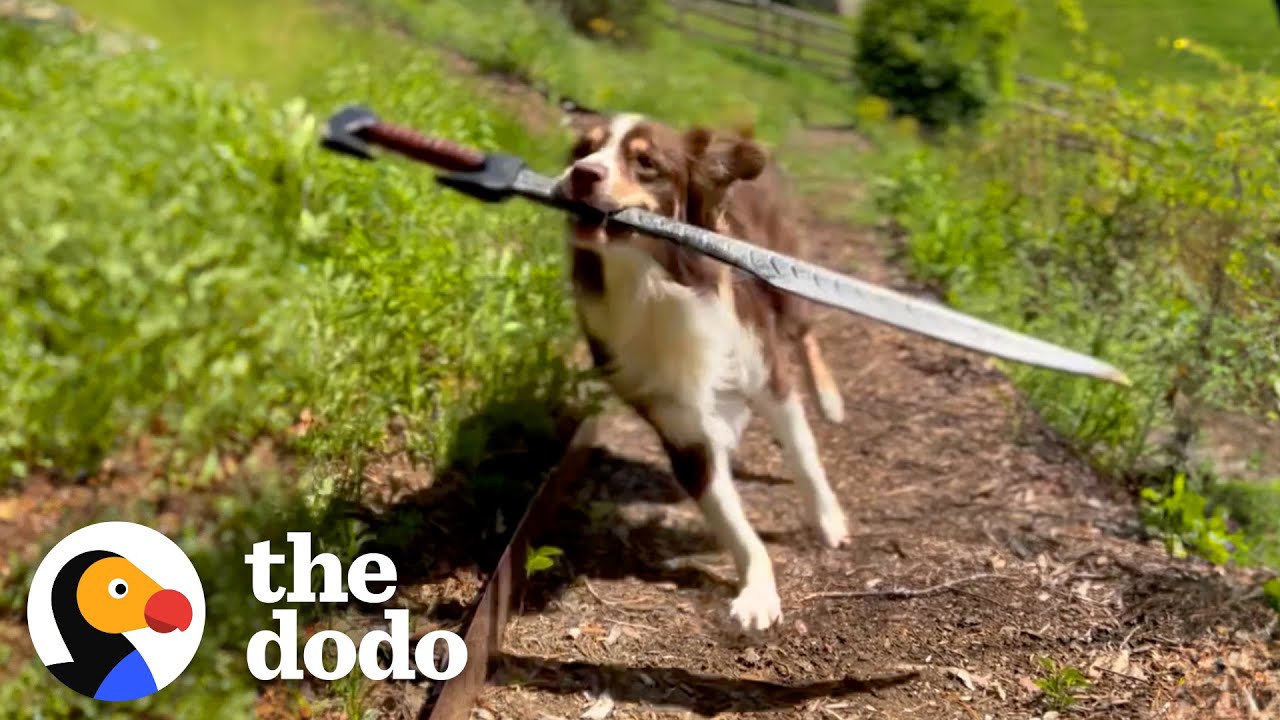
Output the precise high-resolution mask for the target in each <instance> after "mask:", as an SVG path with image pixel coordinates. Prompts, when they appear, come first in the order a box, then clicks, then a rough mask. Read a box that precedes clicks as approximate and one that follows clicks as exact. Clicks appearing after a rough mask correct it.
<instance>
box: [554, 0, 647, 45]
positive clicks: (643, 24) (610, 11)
mask: <svg viewBox="0 0 1280 720" xmlns="http://www.w3.org/2000/svg"><path fill="white" fill-rule="evenodd" d="M534 1H535V2H541V3H546V4H549V5H551V6H553V7H554V8H555V9H556V10H557V11H558V12H559V13H560V14H561V15H563V16H564V18H565V19H566V20H568V21H569V25H571V26H572V27H573V29H574V30H577V31H578V32H579V33H582V34H583V35H586V36H587V37H592V38H600V39H604V40H611V41H613V42H616V43H618V44H621V45H644V44H645V43H646V42H647V41H648V40H649V38H650V36H651V34H652V31H653V22H654V7H653V5H654V3H653V2H652V0H534Z"/></svg>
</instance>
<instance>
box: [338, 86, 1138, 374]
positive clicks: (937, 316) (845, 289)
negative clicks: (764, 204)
mask: <svg viewBox="0 0 1280 720" xmlns="http://www.w3.org/2000/svg"><path fill="white" fill-rule="evenodd" d="M321 144H322V145H323V147H325V148H327V149H329V150H333V151H335V152H339V153H343V154H346V155H351V156H354V157H357V158H361V159H364V160H373V159H375V155H374V154H373V151H372V149H371V146H378V147H382V148H384V149H387V150H391V151H393V152H396V153H399V154H401V155H404V156H405V157H408V158H410V159H413V160H416V161H418V162H423V163H426V164H428V165H432V166H434V167H436V168H439V169H441V170H444V171H445V172H444V173H441V174H439V175H437V176H436V180H437V182H439V183H440V184H441V185H444V186H445V187H448V188H451V189H453V190H457V191H459V192H463V193H466V194H467V195H470V196H472V197H474V198H476V199H479V200H482V201H485V202H499V201H502V200H506V199H507V198H509V197H511V196H513V195H516V196H520V197H523V198H527V199H529V200H533V201H535V202H538V203H541V204H543V205H546V206H549V207H553V208H557V209H560V210H564V211H567V212H572V213H576V214H578V215H580V216H584V217H588V218H593V219H597V220H603V219H607V220H608V221H609V222H610V223H615V224H617V225H621V226H623V227H627V228H630V229H632V230H635V231H637V232H641V233H646V234H648V235H653V236H656V237H660V238H664V239H666V240H669V241H672V242H676V243H679V244H681V245H684V246H686V247H688V248H690V249H693V250H696V251H698V252H700V253H703V254H706V255H709V256H711V257H713V258H715V259H717V260H720V261H722V262H725V263H728V264H729V265H732V266H734V267H736V268H738V269H740V270H742V271H744V272H746V273H749V274H751V275H754V276H755V277H758V278H760V279H761V280H762V281H764V282H766V283H768V284H769V285H772V286H773V287H776V288H778V289H779V290H783V291H785V292H789V293H793V294H795V295H798V296H800V297H803V298H806V299H809V300H812V301H814V302H817V303H820V304H823V305H827V306H830V307H834V308H837V309H840V310H844V311H846V312H851V313H855V314H858V315H863V316H865V317H869V318H871V319H873V320H878V321H880V322H883V323H887V324H889V325H892V326H894V327H897V328H901V329H903V330H907V331H910V332H914V333H917V334H920V335H925V336H927V337H931V338H934V339H937V340H942V341H943V342H946V343H950V344H951V345H955V346H958V347H962V348H966V349H969V350H976V351H978V352H980V353H984V354H986V355H994V356H996V357H1000V358H1004V359H1006V360H1012V361H1014V362H1019V363H1024V364H1027V365H1033V366H1037V367H1043V368H1048V369H1051V370H1058V371H1060V372H1066V373H1071V374H1074V375H1084V376H1088V377H1093V378H1098V379H1100V380H1106V381H1108V382H1112V383H1115V384H1117V385H1122V386H1129V385H1130V381H1129V378H1128V377H1126V376H1125V374H1124V373H1123V372H1121V371H1120V370H1119V369H1117V368H1115V367H1113V366H1112V365H1110V364H1108V363H1106V362H1104V361H1102V360H1099V359H1097V358H1094V357H1091V356H1089V355H1085V354H1083V353H1079V352H1076V351H1074V350H1070V349H1068V348H1064V347H1062V346H1059V345H1055V344H1053V343H1050V342H1046V341H1044V340H1040V339H1037V338H1034V337H1031V336H1029V335H1024V334H1022V333H1019V332H1015V331H1013V330H1009V329H1007V328H1003V327H1000V326H999V325H994V324H992V323H989V322H986V321H985V320H980V319H978V318H975V317H973V316H971V315H965V314H964V313H961V312H957V311H956V310H952V309H950V308H947V307H943V306H942V305H939V304H937V303H932V302H928V301H925V300H919V299H916V298H913V297H910V296H907V295H903V294H901V293H898V292H895V291H893V290H890V289H888V288H883V287H880V286H878V285H874V284H872V283H868V282H865V281H862V280H858V279H856V278H852V277H849V276H847V275H842V274H840V273H837V272H833V271H831V270H827V269H826V268H823V267H819V266H817V265H814V264H812V263H808V262H805V261H803V260H799V259H797V258H793V257H790V256H788V255H783V254H781V253H777V252H773V251H772V250H768V249H765V248H762V247H758V246H756V245H752V244H750V243H747V242H744V241H742V240H738V239H737V238H733V237H729V236H727V235H721V234H720V233H716V232H712V231H710V230H707V229H705V228H700V227H696V226H694V225H689V224H686V223H682V222H679V221H677V220H672V219H671V218H667V217H663V216H661V215H657V214H654V213H651V212H648V211H646V210H641V209H639V208H628V209H626V210H621V211H618V212H615V213H612V214H609V215H608V216H607V218H606V217H605V216H604V215H603V214H602V213H601V212H600V211H599V210H596V209H595V208H592V207H590V206H588V205H585V204H582V203H578V202H573V201H570V200H567V199H565V198H563V197H562V196H561V195H560V194H559V193H557V192H556V191H555V181H554V180H552V179H551V178H549V177H547V176H545V175H541V174H539V173H536V172H534V171H533V170H530V169H529V168H528V167H527V166H526V165H525V163H524V161H523V160H521V159H520V158H518V157H515V156H513V155H507V154H503V153H488V154H486V153H483V152H480V151H479V150H475V149H472V148H467V147H462V146H459V145H457V144H454V143H452V142H450V141H448V140H444V139H441V138H430V137H427V136H425V135H423V134H421V133H419V132H417V131H416V130H412V129H409V128H404V127H400V126H397V125H393V124H391V123H387V122H384V121H382V120H380V119H379V118H378V116H377V115H375V114H374V113H373V111H372V110H370V109H369V108H366V107H363V106H360V105H350V106H347V107H345V108H343V109H342V110H339V111H338V112H337V113H336V114H334V115H333V116H332V117H331V118H329V121H328V122H327V123H326V124H325V127H324V133H323V137H322V140H321Z"/></svg>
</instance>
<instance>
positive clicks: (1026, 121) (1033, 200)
mask: <svg viewBox="0 0 1280 720" xmlns="http://www.w3.org/2000/svg"><path fill="white" fill-rule="evenodd" d="M1206 52H1207V51H1206ZM1073 77H1074V79H1075V83H1074V84H1073V85H1071V86H1068V87H1064V88H1054V89H1051V90H1049V91H1048V92H1049V96H1048V97H1046V98H1044V99H1043V100H1037V103H1043V102H1050V103H1052V105H1053V107H1054V108H1056V110H1055V111H1054V112H1053V113H1043V112H1035V111H1027V110H1021V109H1020V110H1015V111H1010V112H1005V113H1001V114H999V115H998V116H996V117H993V118H991V119H990V120H989V121H988V122H986V123H984V125H983V127H982V132H981V133H980V134H978V135H977V136H976V137H974V138H972V139H968V140H965V141H960V142H957V143H955V144H954V145H952V146H951V147H949V148H947V149H945V150H942V151H934V150H920V151H918V152H916V153H915V154H913V155H912V156H911V157H909V158H905V159H903V161H902V162H901V163H899V164H898V166H897V167H896V168H895V170H894V171H893V177H892V178H891V180H890V181H889V182H887V183H885V184H884V185H883V187H882V188H881V190H882V193H881V195H880V200H881V202H882V207H883V208H885V209H887V210H888V211H889V212H891V213H892V214H893V215H894V216H895V217H896V218H897V220H898V221H899V222H900V223H901V224H902V225H903V226H904V227H905V228H906V229H907V230H908V232H909V233H910V237H911V239H910V244H909V247H908V249H907V252H908V259H909V261H910V263H911V265H912V266H913V268H914V269H915V270H916V271H917V272H918V273H919V274H920V275H921V276H923V277H925V278H928V279H930V280H932V281H934V282H936V283H938V284H939V285H942V286H944V287H945V288H946V289H947V296H948V299H949V300H950V301H951V302H952V303H954V304H956V305H958V306H960V307H961V308H964V309H966V310H969V311H972V312H975V313H977V314H979V315H982V316H985V317H987V318H989V319H992V320H995V321H998V322H1000V323H1003V324H1006V325H1009V326H1012V327H1015V328H1018V329H1021V330H1024V331H1027V332H1030V333H1031V334H1034V335H1038V336H1041V337H1044V338H1046V339H1049V340H1053V341H1056V342H1059V343H1062V344H1064V345H1067V346H1068V347H1074V348H1077V349H1079V350H1082V351H1085V352H1090V353H1093V354H1097V355H1100V356H1102V357H1104V358H1106V359H1108V360H1110V361H1112V362H1114V363H1115V364H1117V365H1118V366H1120V367H1121V368H1122V369H1123V370H1124V371H1126V372H1127V373H1128V375H1129V376H1130V378H1132V379H1133V381H1134V386H1135V387H1134V388H1133V389H1132V390H1129V391H1125V390H1121V389H1117V388H1114V387H1110V386H1106V385H1103V384H1101V383H1096V382H1092V381H1087V380H1081V379H1078V378H1072V377H1068V376H1065V375H1061V374H1054V373H1047V372H1042V371H1036V370H1030V369H1027V368H1022V367H1018V368H1011V371H1012V373H1013V375H1014V377H1015V379H1016V380H1017V381H1018V382H1019V384H1020V385H1021V386H1022V387H1023V388H1024V389H1025V390H1026V392H1027V394H1028V396H1029V397H1030V399H1031V400H1032V402H1033V404H1034V405H1035V406H1036V407H1037V408H1038V409H1039V410H1040V411H1041V413H1042V414H1043V416H1044V417H1045V418H1046V419H1047V420H1049V422H1051V423H1052V424H1053V425H1054V426H1056V427H1057V428H1059V429H1060V430H1062V431H1063V432H1064V433H1065V434H1067V435H1068V436H1070V437H1073V438H1075V439H1076V440H1077V441H1078V443H1079V445H1080V446H1081V448H1082V449H1084V450H1086V451H1088V452H1089V453H1090V454H1091V455H1092V456H1093V457H1094V458H1095V460H1097V461H1098V462H1099V463H1101V464H1102V465H1103V466H1105V467H1107V468H1109V469H1112V470H1117V471H1147V470H1150V469H1153V468H1156V469H1158V468H1164V467H1169V466H1178V465H1180V464H1182V463H1184V462H1185V450H1186V448H1185V446H1186V442H1187V439H1188V438H1189V437H1191V435H1192V434H1193V433H1194V430H1195V422H1196V418H1197V417H1198V415H1197V409H1199V408H1202V407H1204V406H1218V407H1225V408H1229V409H1233V410H1237V411H1241V412H1247V413H1251V414H1253V415H1254V416H1255V417H1257V418H1259V419H1260V420H1261V421H1268V419H1269V420H1270V421H1272V422H1274V421H1275V420H1276V419H1277V417H1278V415H1277V411H1278V410H1280V397H1278V396H1277V395H1276V394H1275V391H1274V388H1273V385H1274V383H1275V379H1276V376H1277V372H1278V371H1277V368H1280V325H1277V323H1276V322H1275V318H1276V317H1280V247H1277V246H1276V244H1275V241H1274V237H1275V228H1276V227H1277V222H1276V221H1277V219H1280V218H1278V217H1277V214H1278V210H1277V207H1278V206H1277V204H1276V202H1275V196H1276V192H1277V186H1276V184H1275V174H1274V170H1275V167H1276V166H1277V161H1278V160H1280V150H1278V149H1277V148H1278V147H1280V146H1278V145H1277V143H1276V142H1275V141H1274V140H1275V138H1276V137H1277V136H1278V135H1280V114H1277V113H1276V112H1275V111H1274V109H1273V108H1274V105H1275V103H1276V101H1277V98H1280V84H1278V83H1277V82H1276V81H1275V80H1273V79H1271V78H1269V77H1266V76H1259V75H1252V74H1248V73H1242V72H1237V71H1234V70H1226V71H1224V74H1223V76H1222V78H1221V80H1220V81H1219V82H1218V83H1216V84H1213V85H1201V86H1190V85H1186V84H1181V83H1170V84H1164V85H1159V86H1156V87H1153V88H1152V89H1151V90H1149V91H1146V92H1143V93H1140V94H1130V93H1127V92H1123V91H1120V90H1118V89H1116V87H1115V84H1114V82H1113V81H1112V80H1111V79H1110V77H1108V76H1106V75H1104V74H1101V73H1098V72H1086V71H1082V70H1078V71H1076V72H1075V74H1074V76H1073ZM1036 106H1037V105H1032V107H1033V108H1034V107H1036Z"/></svg>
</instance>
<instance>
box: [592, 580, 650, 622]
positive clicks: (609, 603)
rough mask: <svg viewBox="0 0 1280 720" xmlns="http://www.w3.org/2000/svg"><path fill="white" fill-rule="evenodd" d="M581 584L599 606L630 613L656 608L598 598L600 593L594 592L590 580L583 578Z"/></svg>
mask: <svg viewBox="0 0 1280 720" xmlns="http://www.w3.org/2000/svg"><path fill="white" fill-rule="evenodd" d="M582 584H583V586H584V587H586V588H587V592H589V593H591V597H593V598H595V599H596V601H597V602H599V603H600V604H601V605H607V606H608V607H615V608H618V609H619V610H627V611H631V612H644V611H647V610H654V609H656V608H657V607H658V606H657V605H653V604H649V605H636V604H633V603H625V602H618V601H617V600H606V599H605V598H602V597H600V593H598V592H596V589H595V588H593V587H591V581H590V580H588V579H586V578H585V577H584V578H582ZM649 629H652V628H649Z"/></svg>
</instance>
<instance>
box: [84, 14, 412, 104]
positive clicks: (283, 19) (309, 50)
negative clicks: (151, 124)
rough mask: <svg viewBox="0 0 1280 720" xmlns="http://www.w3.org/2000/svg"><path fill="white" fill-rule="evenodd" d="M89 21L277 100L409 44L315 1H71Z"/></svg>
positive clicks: (304, 91) (376, 61)
mask: <svg viewBox="0 0 1280 720" xmlns="http://www.w3.org/2000/svg"><path fill="white" fill-rule="evenodd" d="M67 4H68V5H70V6H71V7H73V8H75V9H76V10H77V11H78V12H80V13H81V14H82V15H84V16H86V17H89V18H93V19H94V20H96V21H98V22H99V23H102V24H108V25H110V26H113V27H122V28H127V29H130V30H133V31H135V32H137V33H141V34H144V35H147V36H150V37H154V38H155V39H156V40H158V41H159V42H160V43H161V44H162V45H163V48H164V54H165V55H166V56H168V57H170V58H172V59H173V60H174V61H175V62H177V63H179V64H181V65H183V66H184V67H188V68H193V69H197V70H201V71H205V72H209V73H212V74H213V75H216V76H218V77H222V78H225V79H229V80H234V81H236V82H237V83H238V84H239V85H240V86H242V87H243V86H248V85H259V86H262V87H264V88H265V89H266V90H267V91H268V92H270V93H271V94H272V95H274V96H277V97H287V96H291V95H308V94H313V93H316V92H319V91H320V90H321V85H322V83H323V80H324V77H325V75H326V74H327V73H328V72H329V71H330V70H331V69H333V68H337V67H341V66H344V65H351V64H359V63H372V64H374V65H379V64H383V63H385V59H384V58H385V56H387V55H388V54H389V53H390V54H393V55H402V54H404V53H405V51H406V48H405V46H404V44H403V42H397V41H394V40H392V39H391V37H390V36H389V34H388V33H386V32H385V31H381V30H376V29H374V28H372V27H371V26H369V25H368V24H365V23H354V22H343V21H342V20H341V16H339V15H336V14H335V13H334V12H332V11H327V10H324V9H322V8H321V6H320V5H319V4H318V3H314V2H310V1H309V0H272V1H271V2H244V1H243V0H232V1H231V2H202V1H201V0H172V1H171V2H157V1H156V0H70V1H69V2H68V3H67Z"/></svg>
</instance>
